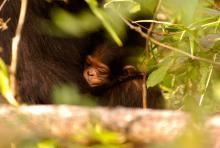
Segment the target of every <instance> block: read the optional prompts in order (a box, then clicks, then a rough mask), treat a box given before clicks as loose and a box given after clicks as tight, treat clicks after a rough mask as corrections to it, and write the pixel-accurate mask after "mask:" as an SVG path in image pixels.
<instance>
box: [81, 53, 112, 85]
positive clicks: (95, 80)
mask: <svg viewBox="0 0 220 148" xmlns="http://www.w3.org/2000/svg"><path fill="white" fill-rule="evenodd" d="M83 76H84V78H85V80H86V81H87V82H88V84H89V85H90V86H91V87H98V86H102V85H104V84H106V83H108V82H109V76H110V69H109V67H108V66H107V65H105V64H104V63H102V62H101V61H100V60H99V59H98V58H96V57H94V56H92V55H89V56H87V58H86V64H85V68H84V72H83Z"/></svg>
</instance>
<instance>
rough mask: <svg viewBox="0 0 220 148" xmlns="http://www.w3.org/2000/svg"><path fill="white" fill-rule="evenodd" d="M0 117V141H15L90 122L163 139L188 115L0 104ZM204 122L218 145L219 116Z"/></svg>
mask: <svg viewBox="0 0 220 148" xmlns="http://www.w3.org/2000/svg"><path fill="white" fill-rule="evenodd" d="M0 119H1V122H0V135H1V142H0V143H3V142H4V143H11V142H14V141H15V142H16V141H19V140H22V139H25V138H28V137H32V136H36V137H55V138H69V137H71V136H73V135H77V134H79V133H82V132H85V130H86V128H87V127H88V125H89V124H91V123H95V124H99V125H100V126H101V127H104V128H105V129H108V130H111V131H116V132H118V133H120V134H121V135H123V137H125V139H126V141H131V142H135V143H152V142H166V141H170V140H173V139H174V138H175V137H176V136H177V135H178V134H181V132H182V131H183V130H184V128H185V127H186V125H187V123H188V122H190V116H189V115H188V114H186V113H183V112H180V111H167V110H150V109H148V110H142V109H129V108H122V107H118V108H101V107H98V108H88V107H76V106H68V105H59V106H54V105H48V106H37V105H36V106H20V107H18V108H16V107H11V106H7V105H2V106H0ZM205 123H206V124H205V125H204V127H205V128H207V129H208V130H209V131H210V134H211V137H212V139H213V140H214V141H213V142H212V143H213V144H212V145H213V147H220V138H219V137H220V116H218V115H215V116H213V117H210V118H209V119H207V121H206V122H205ZM2 136H3V138H2ZM218 141H219V142H218Z"/></svg>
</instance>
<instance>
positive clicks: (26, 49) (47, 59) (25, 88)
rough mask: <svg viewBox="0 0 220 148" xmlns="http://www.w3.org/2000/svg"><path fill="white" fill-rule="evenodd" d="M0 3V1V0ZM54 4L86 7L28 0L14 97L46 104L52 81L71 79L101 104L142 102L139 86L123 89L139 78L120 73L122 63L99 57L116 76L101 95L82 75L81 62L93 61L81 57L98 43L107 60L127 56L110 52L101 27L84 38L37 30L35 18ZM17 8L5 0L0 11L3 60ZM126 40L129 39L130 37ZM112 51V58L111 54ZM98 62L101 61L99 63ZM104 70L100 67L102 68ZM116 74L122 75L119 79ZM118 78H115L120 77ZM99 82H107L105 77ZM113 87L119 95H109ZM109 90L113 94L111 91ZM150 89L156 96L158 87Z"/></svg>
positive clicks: (77, 1) (79, 2)
mask: <svg viewBox="0 0 220 148" xmlns="http://www.w3.org/2000/svg"><path fill="white" fill-rule="evenodd" d="M0 2H1V3H2V2H3V0H0ZM54 7H62V8H63V9H65V10H66V11H69V12H71V13H80V12H81V11H82V10H85V9H86V10H89V7H88V5H87V4H86V2H85V1H83V0H69V1H68V2H67V3H66V2H63V1H52V2H48V1H46V0H29V1H28V7H27V13H26V18H25V23H24V26H23V31H22V36H21V41H20V44H19V51H18V62H17V72H16V79H17V89H18V94H19V96H20V101H22V102H26V103H40V104H47V103H52V101H51V98H50V94H51V90H52V88H53V86H54V85H58V84H61V83H74V84H76V85H77V86H78V87H79V89H80V90H81V92H82V93H86V94H92V95H95V96H98V97H100V98H101V101H100V102H102V103H101V104H103V105H112V106H116V105H125V106H133V107H141V106H142V105H141V103H140V101H137V99H140V95H141V92H142V90H141V91H136V92H135V91H132V92H135V93H134V94H131V93H132V92H129V91H127V90H128V89H127V88H129V89H130V90H131V89H133V90H134V89H137V90H139V88H140V87H141V83H142V82H143V80H141V78H140V76H138V74H137V76H136V74H135V76H132V79H130V78H131V77H130V76H125V75H126V73H129V70H128V69H126V68H125V66H124V65H123V66H121V65H120V64H118V65H114V66H112V65H109V64H110V63H105V62H104V65H105V66H107V67H108V68H107V69H105V70H107V71H108V72H111V73H108V74H109V75H111V77H114V78H116V80H117V81H114V84H113V83H110V85H108V87H107V88H108V89H106V90H105V91H106V93H102V94H100V93H99V92H100V89H93V85H91V83H90V81H88V77H86V76H85V74H83V71H84V68H85V63H87V64H88V63H89V62H90V61H91V59H93V60H94V57H93V56H87V54H88V53H89V52H90V51H93V50H94V52H92V53H93V54H97V53H98V52H99V50H97V48H99V47H100V45H104V44H108V49H109V50H104V52H105V53H106V54H101V55H100V56H101V57H102V56H103V55H106V57H107V56H109V57H108V58H107V59H108V60H109V61H111V62H112V61H117V60H118V59H120V60H122V61H123V62H124V61H126V58H127V57H126V56H124V54H120V53H118V54H115V53H114V54H111V53H113V52H115V51H114V50H113V51H111V50H112V49H114V47H113V46H111V45H112V43H110V41H109V39H106V37H105V35H104V34H103V31H102V30H99V31H96V32H93V33H88V34H87V35H86V36H84V37H65V38H64V37H62V38H61V37H55V36H51V35H48V34H45V33H43V32H42V30H41V27H40V26H41V23H42V22H41V21H42V20H44V21H45V20H48V21H49V20H50V9H51V8H54ZM19 11H20V0H13V1H7V3H6V4H5V6H4V7H3V9H2V10H1V12H0V17H1V18H3V19H4V20H6V19H8V18H10V21H9V23H8V29H7V30H5V31H2V32H0V36H1V38H0V46H1V47H3V49H4V52H3V53H2V55H1V56H2V57H3V59H4V60H5V61H6V63H7V64H10V57H11V42H12V37H13V36H14V34H15V29H16V26H17V22H18V15H19ZM132 36H133V35H132ZM128 41H129V42H130V40H128ZM107 42H108V43H107ZM123 52H125V51H123ZM90 53H91V52H90ZM109 53H110V54H109ZM112 55H113V57H111V56H112ZM86 56H87V58H86ZM110 57H111V58H110ZM86 60H87V62H86ZM102 62H103V61H102V60H101V62H99V63H102ZM99 69H100V68H99ZM107 71H103V73H106V72H107ZM117 71H118V72H119V71H120V72H123V74H122V75H120V78H119V77H118V72H117ZM84 73H85V71H84ZM89 73H92V71H89V72H88V75H90V74H89ZM135 73H136V72H135ZM120 74H121V73H120ZM83 75H84V77H83ZM122 77H126V78H124V79H123V80H122V79H121V78H122ZM108 78H109V77H108ZM118 78H119V79H121V81H120V82H119V81H118V80H119V79H118ZM105 81H106V82H107V79H106V80H105ZM103 82H104V81H103ZM125 83H126V84H125ZM107 84H109V83H107ZM105 86H106V85H103V87H102V88H104V87H105ZM110 86H111V87H110ZM128 86H129V87H128ZM117 89H119V90H120V92H121V95H116V96H115V97H118V98H114V97H113V96H112V95H114V94H116V93H115V92H116V90H117ZM111 92H114V93H113V94H112V93H111ZM139 92H140V93H139ZM155 92H156V91H152V93H153V94H154V93H155ZM127 93H128V94H127ZM97 94H98V95H97ZM125 94H126V95H125ZM155 94H159V96H161V95H160V92H159V93H158V91H157V92H156V93H155ZM129 95H130V96H131V97H132V99H131V98H130V99H127V100H126V96H129ZM136 95H137V96H136ZM120 102H124V103H120ZM137 102H138V103H137ZM153 107H154V106H153Z"/></svg>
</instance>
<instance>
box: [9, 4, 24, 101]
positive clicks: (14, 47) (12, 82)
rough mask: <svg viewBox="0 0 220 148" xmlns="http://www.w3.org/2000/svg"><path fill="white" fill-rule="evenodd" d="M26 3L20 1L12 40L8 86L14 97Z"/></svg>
mask: <svg viewBox="0 0 220 148" xmlns="http://www.w3.org/2000/svg"><path fill="white" fill-rule="evenodd" d="M27 3H28V0H21V9H20V16H19V20H18V25H17V29H16V32H15V36H14V37H13V39H12V60H11V65H10V86H11V89H12V93H13V95H14V97H16V96H17V94H16V77H15V76H16V69H17V53H18V45H19V41H20V38H21V31H22V27H23V24H24V21H25V15H26V10H27Z"/></svg>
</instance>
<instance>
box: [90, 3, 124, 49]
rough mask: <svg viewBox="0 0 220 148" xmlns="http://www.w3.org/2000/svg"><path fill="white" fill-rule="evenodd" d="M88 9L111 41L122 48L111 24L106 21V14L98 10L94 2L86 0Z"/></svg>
mask: <svg viewBox="0 0 220 148" xmlns="http://www.w3.org/2000/svg"><path fill="white" fill-rule="evenodd" d="M86 2H87V3H88V5H89V7H90V9H91V10H92V12H93V13H94V14H95V16H96V17H97V18H98V19H99V20H100V21H101V22H102V24H103V26H104V27H105V29H106V30H107V31H108V33H109V34H110V35H111V37H112V38H113V40H114V41H115V42H116V43H117V44H118V46H122V45H123V43H122V41H121V39H120V38H119V36H118V34H117V33H116V32H115V30H114V28H113V27H112V26H111V23H110V22H109V21H108V20H107V19H106V18H107V17H106V15H107V14H106V13H105V12H104V11H102V10H101V9H99V8H98V3H97V1H96V0H86Z"/></svg>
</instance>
